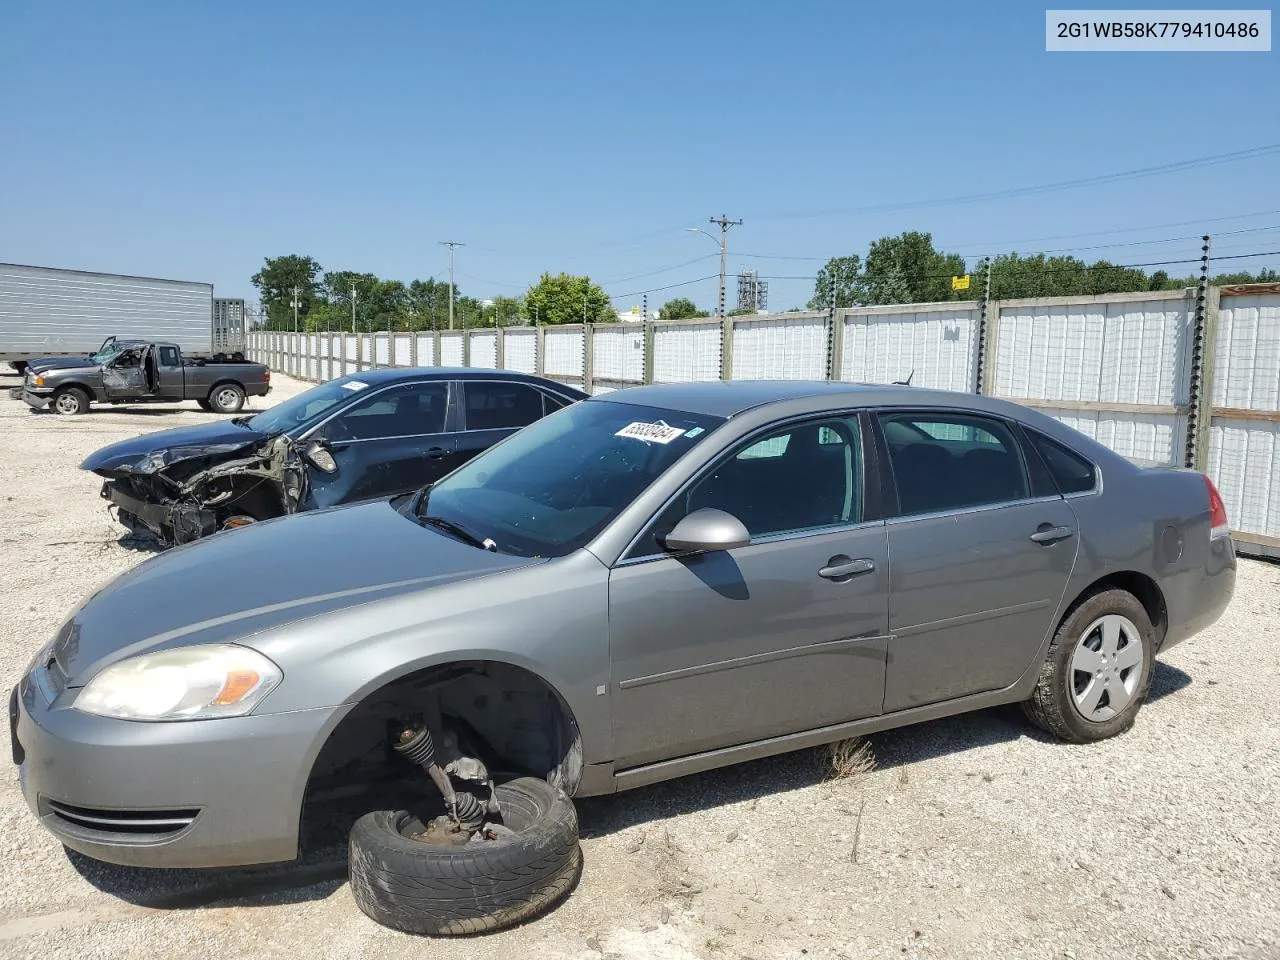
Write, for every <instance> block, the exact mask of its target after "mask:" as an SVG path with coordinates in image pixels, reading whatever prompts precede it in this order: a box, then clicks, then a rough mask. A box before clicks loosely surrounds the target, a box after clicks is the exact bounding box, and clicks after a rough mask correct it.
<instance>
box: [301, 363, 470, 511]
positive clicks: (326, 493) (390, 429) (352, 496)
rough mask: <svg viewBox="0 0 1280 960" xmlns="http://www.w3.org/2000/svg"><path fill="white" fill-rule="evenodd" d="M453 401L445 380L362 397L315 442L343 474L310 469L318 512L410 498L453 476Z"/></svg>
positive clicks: (325, 426) (325, 427)
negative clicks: (450, 424) (358, 503)
mask: <svg viewBox="0 0 1280 960" xmlns="http://www.w3.org/2000/svg"><path fill="white" fill-rule="evenodd" d="M449 396H450V384H449V382H448V381H445V380H428V381H422V382H419V383H402V384H397V385H396V386H394V387H388V388H386V389H385V390H379V391H377V392H376V393H372V392H371V393H370V394H369V395H368V396H364V397H361V399H360V400H359V401H357V402H356V403H354V404H352V405H351V406H349V407H347V408H345V409H344V410H343V411H342V412H341V413H339V414H337V415H336V416H334V417H333V418H331V419H330V420H328V421H327V422H326V423H324V424H323V425H322V426H321V427H320V428H319V430H318V431H317V432H316V434H315V436H316V437H317V438H318V439H322V440H323V441H324V442H325V444H326V445H327V446H328V447H329V450H330V452H332V454H333V459H334V462H336V463H337V465H338V469H337V470H336V471H335V472H334V473H324V472H322V471H320V470H318V469H316V468H315V467H314V466H311V467H308V470H309V478H310V484H311V496H312V499H313V500H314V501H315V504H316V506H319V507H330V506H334V505H336V504H339V503H351V502H354V501H357V500H372V499H375V498H378V497H389V496H394V495H395V494H398V493H407V492H408V491H410V490H416V489H417V488H418V487H421V486H422V485H423V484H427V483H434V482H435V481H436V480H439V479H440V478H441V477H442V476H444V475H445V474H446V473H448V472H449V471H450V470H451V469H452V468H453V456H454V452H455V450H456V449H457V440H456V437H455V435H454V434H453V433H450V432H446V427H447V425H448V420H449V417H448V413H449Z"/></svg>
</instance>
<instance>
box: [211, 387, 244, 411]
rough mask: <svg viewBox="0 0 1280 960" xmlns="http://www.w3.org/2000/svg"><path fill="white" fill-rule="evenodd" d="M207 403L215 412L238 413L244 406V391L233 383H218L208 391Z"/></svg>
mask: <svg viewBox="0 0 1280 960" xmlns="http://www.w3.org/2000/svg"><path fill="white" fill-rule="evenodd" d="M209 405H210V406H211V407H213V411H214V412H215V413H239V412H240V408H241V407H243V406H244V391H243V390H241V389H240V387H239V386H238V385H237V384H234V383H220V384H218V385H217V386H216V387H214V388H213V390H212V391H211V392H210V393H209Z"/></svg>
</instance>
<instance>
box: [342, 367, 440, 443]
mask: <svg viewBox="0 0 1280 960" xmlns="http://www.w3.org/2000/svg"><path fill="white" fill-rule="evenodd" d="M448 405H449V387H448V384H447V383H445V382H443V381H433V382H429V383H402V384H399V385H398V386H394V387H391V388H389V389H387V390H381V391H379V392H377V393H374V394H370V395H369V396H367V397H364V398H362V399H360V400H357V401H356V402H355V403H353V404H352V405H351V406H350V407H348V408H347V409H346V410H343V411H342V413H340V414H338V415H337V416H336V417H334V418H333V419H332V420H330V421H329V422H328V423H326V424H325V426H324V435H325V438H326V439H328V440H383V439H386V438H387V437H414V436H421V435H423V434H430V433H441V432H443V431H444V418H445V411H446V409H447V408H448Z"/></svg>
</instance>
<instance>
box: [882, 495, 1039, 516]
mask: <svg viewBox="0 0 1280 960" xmlns="http://www.w3.org/2000/svg"><path fill="white" fill-rule="evenodd" d="M1062 499H1064V498H1063V496H1062V494H1060V493H1055V494H1052V495H1051V496H1047V497H1019V498H1018V499H1017V500H999V501H997V502H995V503H979V504H976V505H974V506H972V507H953V508H950V509H947V510H930V511H929V512H928V513H911V514H905V515H899V516H896V517H889V518H888V519H887V520H886V521H885V523H888V524H894V523H911V522H912V521H915V520H939V519H942V518H944V517H963V516H967V515H968V514H971V513H989V512H990V511H992V510H1003V509H1004V508H1005V507H1020V506H1024V505H1026V504H1029V503H1053V502H1054V501H1056V500H1062Z"/></svg>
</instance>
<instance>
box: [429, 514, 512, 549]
mask: <svg viewBox="0 0 1280 960" xmlns="http://www.w3.org/2000/svg"><path fill="white" fill-rule="evenodd" d="M419 519H420V520H421V521H422V522H423V523H425V524H429V525H430V526H433V527H437V528H438V529H440V530H443V531H445V532H446V533H451V534H453V535H454V536H455V537H457V538H458V539H459V540H462V541H464V542H466V543H469V544H471V545H472V546H473V547H479V548H480V549H481V550H488V551H489V552H490V553H497V552H498V545H497V544H496V543H494V542H493V541H492V540H490V539H489V538H488V537H485V538H484V539H481V538H480V537H478V536H476V535H475V534H474V533H472V532H471V531H470V530H468V529H467V528H466V527H464V526H462V524H460V523H454V522H453V521H452V520H446V519H445V518H444V517H437V516H435V515H434V514H430V513H429V514H427V515H426V516H423V517H419Z"/></svg>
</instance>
